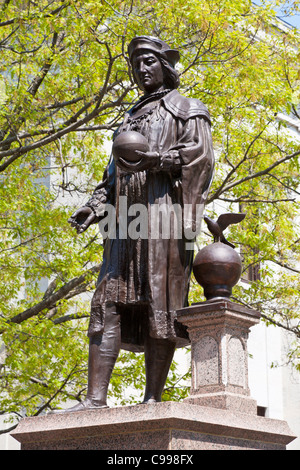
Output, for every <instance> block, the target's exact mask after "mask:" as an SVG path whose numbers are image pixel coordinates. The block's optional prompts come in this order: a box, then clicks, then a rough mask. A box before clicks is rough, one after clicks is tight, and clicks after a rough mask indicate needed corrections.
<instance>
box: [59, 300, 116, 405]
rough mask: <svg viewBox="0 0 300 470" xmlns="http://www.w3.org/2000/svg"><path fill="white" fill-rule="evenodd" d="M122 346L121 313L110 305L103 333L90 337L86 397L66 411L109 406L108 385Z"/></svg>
mask: <svg viewBox="0 0 300 470" xmlns="http://www.w3.org/2000/svg"><path fill="white" fill-rule="evenodd" d="M120 347H121V326H120V315H118V314H117V313H116V310H115V307H110V308H108V309H107V310H106V314H105V328H104V332H103V334H101V335H98V336H93V337H91V338H90V344H89V359H88V391H87V396H86V399H85V400H84V401H83V402H81V403H79V404H78V405H75V406H74V407H72V408H69V409H68V410H66V411H80V410H85V409H89V408H105V407H107V391H108V386H109V382H110V378H111V374H112V371H113V368H114V365H115V363H116V360H117V358H118V355H119V352H120Z"/></svg>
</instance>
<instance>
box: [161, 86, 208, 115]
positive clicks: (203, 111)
mask: <svg viewBox="0 0 300 470" xmlns="http://www.w3.org/2000/svg"><path fill="white" fill-rule="evenodd" d="M163 102H164V104H165V107H166V108H167V110H168V111H169V112H170V113H171V114H173V116H175V117H176V118H179V119H183V120H185V121H186V120H187V119H191V118H193V117H197V116H200V117H202V118H204V119H206V120H207V121H208V122H209V123H210V115H209V111H208V109H207V107H206V106H205V105H204V104H203V103H202V101H200V100H197V99H196V98H187V97H185V96H182V95H181V94H180V93H179V92H178V91H177V90H172V91H171V92H170V93H168V94H167V95H166V96H165V97H164V98H163Z"/></svg>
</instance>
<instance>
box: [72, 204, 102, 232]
mask: <svg viewBox="0 0 300 470" xmlns="http://www.w3.org/2000/svg"><path fill="white" fill-rule="evenodd" d="M95 219H96V214H95V213H94V211H93V210H92V209H91V208H90V207H81V208H80V209H78V210H77V211H76V212H74V214H72V215H71V217H70V218H69V220H68V222H69V224H71V225H72V227H74V228H75V229H76V231H77V233H82V232H84V231H85V230H86V229H87V228H88V227H89V226H90V225H91V224H92V223H93V222H94V221H95Z"/></svg>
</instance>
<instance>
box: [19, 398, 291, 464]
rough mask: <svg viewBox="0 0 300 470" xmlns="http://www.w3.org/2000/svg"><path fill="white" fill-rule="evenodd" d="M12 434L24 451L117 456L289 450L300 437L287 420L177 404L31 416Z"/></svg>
mask: <svg viewBox="0 0 300 470" xmlns="http://www.w3.org/2000/svg"><path fill="white" fill-rule="evenodd" d="M12 436H13V437H14V438H15V439H17V440H18V441H19V442H21V449H22V450H117V451H120V454H117V455H122V454H121V451H132V450H134V451H146V450H147V451H152V450H153V451H155V455H156V456H157V451H177V453H181V452H182V451H185V454H187V452H186V451H189V455H191V453H192V452H193V451H197V450H250V449H254V450H284V449H285V448H286V445H287V444H288V443H289V442H291V441H292V440H293V439H294V436H293V435H292V433H291V431H290V429H289V428H288V426H287V424H286V423H285V422H283V421H278V420H273V419H268V418H263V417H259V416H254V415H247V414H244V413H239V412H235V413H232V412H231V411H228V410H222V409H217V408H209V407H203V406H198V405H193V404H190V403H175V402H163V403H153V404H149V405H136V406H124V407H120V408H111V409H107V408H106V409H102V410H90V411H79V412H76V413H63V414H52V415H51V414H48V415H45V416H38V417H33V418H25V419H23V420H22V421H21V422H20V424H19V425H18V427H17V428H16V429H15V430H14V432H13V433H12ZM101 455H102V454H99V458H100V457H101ZM129 455H131V456H132V455H135V454H133V453H132V454H129ZM146 458H148V457H147V456H145V459H146ZM154 463H155V462H154ZM156 463H157V461H156ZM183 463H184V462H183ZM194 463H195V462H194Z"/></svg>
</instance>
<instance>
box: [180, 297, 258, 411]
mask: <svg viewBox="0 0 300 470" xmlns="http://www.w3.org/2000/svg"><path fill="white" fill-rule="evenodd" d="M259 320H260V314H259V312H256V311H254V310H250V309H248V308H245V307H243V306H241V305H239V304H236V303H234V302H231V301H229V300H218V301H215V302H201V303H199V304H193V305H192V306H191V307H187V308H184V309H182V310H180V311H178V321H180V322H181V323H183V324H184V325H186V326H187V327H188V332H189V336H190V340H191V355H192V384H191V390H190V397H189V398H186V399H185V401H186V402H189V403H194V404H198V405H202V406H210V407H215V408H222V409H228V410H232V411H233V410H236V411H240V412H242V413H250V414H256V413H257V404H256V401H255V400H253V399H252V398H251V397H250V391H249V385H248V351H247V340H248V334H249V329H250V328H251V326H253V325H255V324H257V323H258V322H259Z"/></svg>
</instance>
